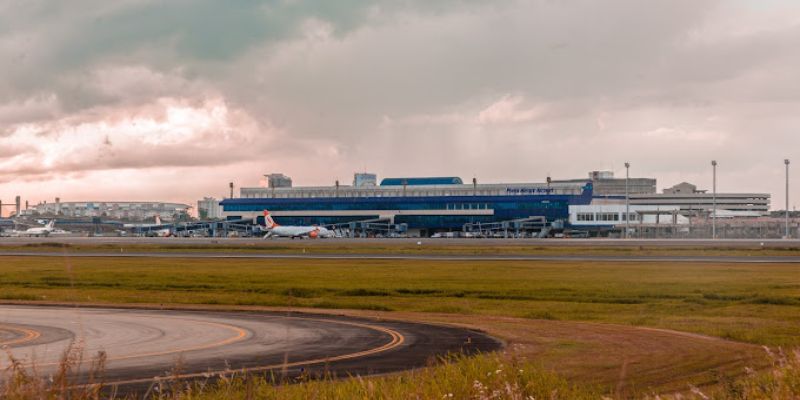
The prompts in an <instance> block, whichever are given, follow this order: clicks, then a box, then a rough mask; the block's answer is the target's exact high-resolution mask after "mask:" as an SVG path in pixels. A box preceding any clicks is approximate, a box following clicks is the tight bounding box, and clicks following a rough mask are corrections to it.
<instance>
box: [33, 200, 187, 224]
mask: <svg viewBox="0 0 800 400" xmlns="http://www.w3.org/2000/svg"><path fill="white" fill-rule="evenodd" d="M189 208H191V206H189V205H187V204H180V203H167V202H154V201H68V202H61V201H59V200H58V199H57V201H56V202H55V203H39V204H37V205H35V206H33V207H32V208H31V209H30V210H26V211H30V212H29V213H28V212H25V213H23V215H26V214H27V215H41V216H63V217H74V218H80V217H103V218H111V219H119V220H126V221H144V220H148V219H151V218H155V217H156V216H158V217H159V218H161V219H162V220H164V221H173V220H176V219H184V218H187V217H188V215H189Z"/></svg>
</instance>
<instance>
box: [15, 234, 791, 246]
mask: <svg viewBox="0 0 800 400" xmlns="http://www.w3.org/2000/svg"><path fill="white" fill-rule="evenodd" d="M300 241H301V240H291V239H287V238H279V239H278V238H276V239H269V240H264V239H261V238H146V237H84V236H73V237H68V236H62V237H46V238H21V237H20V238H14V237H0V248H2V246H4V245H9V246H20V245H26V244H32V243H33V244H35V243H68V244H74V245H89V244H115V245H126V244H128V245H130V244H177V245H196V246H205V245H211V244H214V245H256V244H260V245H268V244H269V243H281V242H288V243H292V242H300ZM302 242H303V243H304V244H305V245H307V246H314V245H317V244H331V243H333V244H375V243H377V244H387V245H389V244H400V245H402V244H405V245H409V244H416V243H418V242H421V243H422V244H423V245H425V244H435V245H437V246H446V245H459V246H463V245H470V244H473V245H481V246H493V245H513V244H516V245H520V244H521V245H530V246H545V247H547V246H552V247H629V246H648V247H725V248H760V247H764V248H798V247H800V240H798V239H789V240H782V239H717V240H711V239H602V238H600V239H432V238H424V239H348V238H335V239H304V240H302Z"/></svg>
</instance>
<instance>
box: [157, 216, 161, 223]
mask: <svg viewBox="0 0 800 400" xmlns="http://www.w3.org/2000/svg"><path fill="white" fill-rule="evenodd" d="M156 225H161V216H160V215H156Z"/></svg>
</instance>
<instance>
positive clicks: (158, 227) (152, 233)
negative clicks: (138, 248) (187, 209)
mask: <svg viewBox="0 0 800 400" xmlns="http://www.w3.org/2000/svg"><path fill="white" fill-rule="evenodd" d="M122 227H123V228H126V229H134V230H135V231H138V232H144V234H145V235H146V236H149V237H168V236H173V233H172V229H170V227H169V226H168V225H166V224H164V223H163V222H161V217H159V216H158V215H156V222H155V223H154V224H124V225H122Z"/></svg>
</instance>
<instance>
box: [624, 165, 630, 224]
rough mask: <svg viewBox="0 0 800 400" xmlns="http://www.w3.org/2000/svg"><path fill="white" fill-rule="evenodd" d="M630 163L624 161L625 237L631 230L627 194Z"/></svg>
mask: <svg viewBox="0 0 800 400" xmlns="http://www.w3.org/2000/svg"><path fill="white" fill-rule="evenodd" d="M630 171H631V163H629V162H626V163H625V239H627V238H628V235H630V232H631V204H630V195H629V194H628V179H630Z"/></svg>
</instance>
